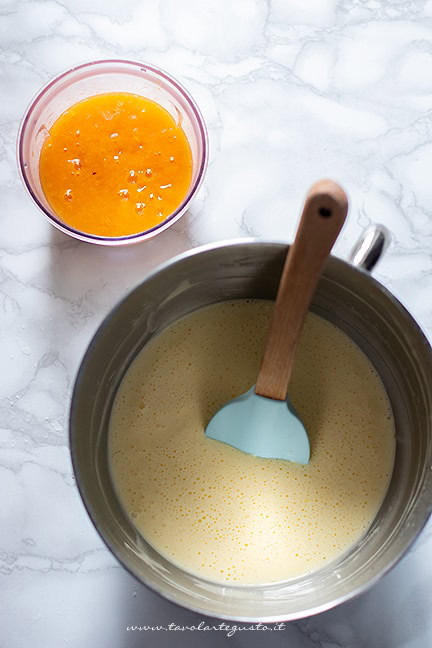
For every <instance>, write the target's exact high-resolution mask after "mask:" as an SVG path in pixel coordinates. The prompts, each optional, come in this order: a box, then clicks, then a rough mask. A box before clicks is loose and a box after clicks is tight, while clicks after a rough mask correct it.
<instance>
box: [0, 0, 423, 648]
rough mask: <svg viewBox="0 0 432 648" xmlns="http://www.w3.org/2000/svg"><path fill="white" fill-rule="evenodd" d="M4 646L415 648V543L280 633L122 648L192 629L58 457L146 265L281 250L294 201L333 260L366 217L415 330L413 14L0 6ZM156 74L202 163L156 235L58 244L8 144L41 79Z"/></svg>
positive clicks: (419, 105) (275, 6) (123, 4)
mask: <svg viewBox="0 0 432 648" xmlns="http://www.w3.org/2000/svg"><path fill="white" fill-rule="evenodd" d="M0 13H1V15H0V62H1V68H0V96H1V97H2V101H1V102H0V195H1V217H0V218H1V221H0V222H1V226H0V367H1V380H0V493H1V495H0V520H1V531H0V646H2V647H3V646H4V647H5V648H24V647H28V646H32V648H51V647H53V648H54V647H55V648H57V647H59V646H70V647H74V648H75V646H76V647H78V646H79V647H80V648H83V647H85V646H94V645H98V646H103V647H104V648H117V647H119V646H121V647H122V648H132V647H135V646H137V647H138V646H144V645H145V646H155V647H159V646H161V647H164V646H179V647H182V646H185V647H186V646H201V645H209V646H213V645H214V646H225V645H234V646H238V648H240V647H243V646H251V647H255V646H256V647H257V648H258V647H260V646H262V645H267V643H268V644H269V645H271V646H275V647H279V646H281V647H282V646H283V647H287V648H288V647H289V648H293V647H295V648H369V647H373V648H426V646H429V645H432V549H431V547H432V526H431V524H429V525H428V526H427V527H426V529H425V530H424V531H423V533H422V534H421V536H420V538H419V539H418V541H417V542H416V544H415V545H414V547H413V548H412V549H411V551H410V552H409V554H408V555H407V556H406V557H405V558H404V559H403V560H402V561H401V563H400V564H399V565H398V566H397V567H396V568H395V569H394V570H393V571H392V572H391V573H390V574H388V575H387V576H386V577H385V578H384V579H382V581H381V582H380V583H379V584H378V585H376V586H375V587H374V588H373V589H372V590H371V591H369V592H368V593H366V594H364V595H363V596H361V597H359V598H358V599H356V600H354V601H351V602H350V603H347V604H345V605H343V606H340V607H338V608H336V609H334V610H331V611H329V612H326V613H324V614H321V615H319V616H316V617H312V618H309V619H304V620H302V621H299V622H296V623H291V624H288V625H287V627H286V629H285V630H284V631H283V632H277V633H275V632H272V633H270V632H266V633H264V634H263V633H260V632H243V633H242V632H238V633H236V634H235V635H234V636H233V637H227V636H226V635H225V634H224V633H214V632H213V633H206V634H203V633H199V632H196V633H188V632H173V633H163V632H159V633H158V632H154V633H152V632H145V633H144V632H142V633H139V632H136V633H132V632H127V631H126V627H127V626H128V625H145V624H146V625H158V624H160V625H164V624H168V623H170V622H175V623H177V624H178V625H184V624H187V625H191V624H197V623H199V622H200V621H201V620H202V618H201V617H198V616H197V615H195V614H193V613H189V612H186V611H183V610H180V609H179V608H176V607H174V606H173V605H171V604H170V603H168V602H166V601H163V600H162V599H160V598H159V597H157V596H156V595H153V594H151V593H150V592H148V591H147V590H146V589H145V588H143V587H141V586H139V585H138V584H137V583H136V582H135V581H134V579H133V578H132V577H130V576H129V575H128V574H127V573H126V572H124V570H123V569H122V568H120V567H119V566H118V564H117V563H116V562H115V560H114V559H113V558H112V557H111V556H110V554H109V553H108V551H107V550H106V549H105V548H104V546H103V544H102V542H101V540H100V539H99V537H98V536H97V534H96V532H95V531H94V530H93V527H92V525H91V523H90V521H89V519H88V517H87V514H86V513H85V511H84V508H83V506H82V504H81V501H80V498H79V496H78V493H77V490H76V486H75V483H74V478H73V475H72V469H71V462H70V456H69V450H68V440H67V419H68V407H69V399H70V394H71V388H72V385H73V381H74V376H75V373H76V370H77V368H78V365H79V362H80V359H81V356H82V354H83V352H84V350H85V347H86V345H87V343H88V341H89V340H90V338H91V336H92V335H93V333H94V331H95V329H96V328H97V326H98V324H99V323H100V322H101V321H102V319H103V317H104V316H105V315H106V313H107V312H108V311H109V310H110V309H111V308H112V306H113V305H114V304H115V303H116V301H117V300H118V299H119V298H121V297H122V296H123V295H124V294H125V293H126V292H127V291H128V290H129V289H130V288H132V287H133V286H134V285H136V284H137V283H138V282H139V281H140V280H141V279H142V278H143V277H144V276H145V274H146V273H147V272H148V271H149V270H151V269H152V268H154V267H155V266H156V265H157V264H158V263H160V262H162V261H164V260H166V259H168V258H170V257H172V256H173V255H175V254H177V253H179V252H182V251H184V250H187V249H189V248H190V247H193V246H196V245H199V244H201V243H206V242H211V241H215V240H220V239H225V238H230V237H238V236H247V235H253V236H258V237H267V238H276V239H282V240H290V239H292V236H293V233H294V228H295V224H296V220H297V215H298V212H299V209H300V206H301V203H302V200H303V197H304V194H305V192H306V190H307V188H308V186H309V185H310V184H311V182H313V181H314V180H316V179H317V178H319V177H321V176H330V177H334V178H335V179H338V180H339V181H340V182H341V183H342V185H343V186H344V187H345V188H346V190H347V192H348V193H349V196H350V199H351V208H350V216H349V222H348V224H347V226H346V227H345V229H344V232H343V234H342V236H341V238H340V240H339V242H338V244H337V248H336V253H337V254H338V255H339V256H342V257H344V256H346V255H347V253H348V251H349V249H350V248H351V246H352V244H353V243H354V241H355V239H356V237H357V236H358V235H359V233H360V231H361V230H362V229H363V228H364V227H365V226H366V225H368V224H369V223H371V222H380V223H383V224H384V225H386V226H387V227H388V228H389V229H390V230H391V232H392V244H391V246H390V248H389V250H388V252H387V255H386V257H385V259H384V260H383V261H382V262H381V264H380V265H379V267H378V269H377V271H376V273H375V276H376V277H377V278H378V279H379V280H380V281H382V282H383V283H384V284H385V285H386V286H387V287H389V288H390V289H391V290H392V291H393V292H394V293H395V294H396V295H397V296H398V297H399V299H401V300H402V301H403V302H404V303H405V304H406V306H407V307H408V308H409V310H410V311H411V312H412V313H413V314H414V316H415V317H416V319H417V320H418V321H419V323H420V324H421V325H422V326H423V328H424V330H425V331H426V333H427V334H429V335H431V333H432V305H431V304H432V301H431V298H430V295H431V287H432V218H431V214H432V183H431V180H430V169H431V168H432V76H431V73H430V71H431V69H432V1H431V0H427V1H425V0H411V1H409V0H402V1H399V0H391V1H390V0H388V1H379V0H343V1H337V0H308V2H304V1H303V0H290V1H289V2H288V1H287V0H273V1H269V2H265V1H264V0H235V2H233V1H230V0H202V1H198V0H182V1H181V2H179V1H178V0H177V1H176V0H123V1H120V0H118V1H117V2H106V1H105V0H93V1H92V2H88V1H87V0H74V1H72V0H62V1H61V2H60V1H56V0H38V1H36V0H29V1H25V0H19V1H18V0H16V1H15V2H8V1H7V0H6V1H4V0H3V1H2V2H1V5H0ZM116 57H120V58H137V59H140V60H143V61H147V62H150V63H153V64H155V65H158V66H161V67H163V68H166V69H167V70H168V71H170V72H171V73H172V74H173V75H175V76H177V77H178V78H179V79H180V80H181V81H182V82H183V83H184V84H185V85H186V86H187V87H188V89H189V90H190V91H191V92H192V94H193V95H194V97H195V98H196V100H197V102H198V103H199V105H200V107H201V109H202V111H203V113H204V116H205V119H206V121H207V124H208V127H209V136H210V165H209V169H208V173H207V177H206V180H205V183H204V186H203V188H202V189H201V191H200V194H199V196H198V197H197V199H196V200H195V202H194V203H193V206H192V207H191V209H190V211H189V212H188V214H187V215H186V216H184V217H183V218H182V219H181V220H180V221H179V222H178V223H176V225H174V227H172V228H171V229H169V230H167V231H166V232H165V233H163V234H162V235H160V236H158V237H157V238H156V239H153V240H151V241H150V242H147V243H144V244H141V245H137V246H134V247H131V248H129V249H122V250H110V249H102V248H98V247H96V246H90V245H86V244H82V243H78V242H76V241H73V240H72V239H68V238H67V237H65V236H64V235H62V234H61V233H59V232H57V231H56V230H54V228H52V227H51V226H50V225H49V224H48V223H47V222H46V221H45V220H44V219H43V218H42V216H41V215H40V214H39V213H38V211H37V209H36V208H35V207H34V206H33V205H32V203H31V202H30V199H29V198H28V197H27V195H26V194H25V192H24V189H23V187H22V185H21V182H20V179H19V177H18V174H17V169H16V161H15V139H16V132H17V128H18V124H19V120H20V118H21V116H22V114H23V112H24V110H25V108H26V106H27V105H28V103H29V101H30V100H31V98H32V96H33V95H34V94H35V93H36V92H37V91H38V90H39V88H40V87H41V86H42V85H43V84H44V83H46V82H47V81H48V80H49V79H50V78H51V77H53V76H54V75H56V74H57V73H59V72H60V71H62V70H64V69H67V68H69V67H71V66H72V65H74V64H77V63H81V62H83V61H86V60H92V59H99V58H116Z"/></svg>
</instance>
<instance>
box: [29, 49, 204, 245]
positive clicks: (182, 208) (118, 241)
mask: <svg viewBox="0 0 432 648" xmlns="http://www.w3.org/2000/svg"><path fill="white" fill-rule="evenodd" d="M109 65H113V66H115V65H119V66H121V65H126V66H131V67H133V68H141V69H142V68H144V69H145V71H147V70H148V71H149V72H151V73H153V74H155V75H156V76H160V77H162V78H163V79H164V80H165V81H167V82H168V83H169V84H170V85H172V86H173V87H174V90H175V91H176V92H177V93H178V94H180V95H182V96H183V98H184V99H185V100H186V102H187V103H188V105H189V106H190V108H191V110H192V113H193V115H194V117H195V120H196V123H197V126H198V130H199V134H200V136H201V143H202V156H201V160H200V165H199V169H198V174H197V177H196V179H195V182H194V183H193V185H192V186H191V187H190V188H189V190H188V193H187V194H186V197H185V199H184V200H183V201H182V202H181V203H180V205H179V206H178V207H177V209H176V210H175V211H173V212H172V213H171V214H170V215H169V216H168V217H167V218H166V219H165V220H164V221H163V222H162V223H160V224H159V225H155V226H154V227H151V228H150V229H147V230H144V231H142V232H137V233H135V234H128V235H127V236H98V235H96V234H89V233H87V232H83V231H81V230H77V229H75V228H74V227H71V226H69V225H67V224H66V223H63V222H62V221H61V220H59V219H58V218H57V217H56V215H55V214H54V213H51V212H50V211H48V210H47V209H46V208H45V206H44V205H43V204H42V203H41V202H40V201H39V199H38V198H37V196H36V195H35V194H34V192H33V190H32V188H31V185H30V182H29V180H28V178H27V172H26V168H25V163H24V153H23V135H24V133H25V130H26V128H27V125H28V123H29V121H30V119H31V117H32V114H33V111H34V110H35V108H36V106H37V104H38V103H39V102H40V100H41V99H42V97H44V96H45V94H46V93H47V91H48V90H50V89H51V88H52V87H53V86H55V85H56V84H57V83H59V82H60V81H62V80H63V79H64V78H66V77H68V76H69V75H72V74H73V73H75V72H77V71H79V70H84V69H85V68H98V67H100V66H109ZM17 163H18V170H19V174H20V177H21V180H22V182H23V184H24V186H25V188H26V189H27V191H28V193H29V195H30V197H31V198H32V199H33V201H34V202H35V204H36V206H37V207H38V208H39V209H40V210H41V211H42V212H43V214H44V215H45V216H46V217H47V218H48V220H49V221H50V223H51V224H52V225H54V226H55V227H57V228H58V229H59V230H61V231H62V232H64V233H65V234H68V235H70V236H72V237H74V238H76V239H79V240H81V241H86V242H88V243H95V244H99V245H112V246H119V245H127V244H130V243H138V242H140V241H144V240H146V239H148V238H151V237H153V236H155V235H156V234H159V233H160V232H163V231H164V230H166V229H167V228H168V227H170V226H171V225H173V224H174V223H175V222H176V221H177V220H178V219H179V218H180V217H181V216H182V215H183V214H184V213H185V212H186V209H187V207H188V205H189V203H190V202H191V200H192V199H193V197H194V196H195V194H196V193H197V191H198V189H199V188H200V186H201V184H202V182H203V179H204V175H205V172H206V169H207V165H208V133H207V127H206V124H205V121H204V118H203V116H202V113H201V111H200V109H199V108H198V105H197V104H196V102H195V100H194V99H193V97H192V95H191V94H190V93H189V92H188V90H186V88H185V87H184V86H183V85H182V84H181V83H180V82H179V81H177V80H176V79H175V78H174V77H172V76H171V75H170V74H168V72H165V70H162V69H161V68H159V67H156V66H155V65H150V64H148V63H145V62H140V61H131V60H129V59H98V60H95V61H88V62H86V63H82V64H80V65H76V66H74V67H72V68H68V69H67V70H65V71H64V72H61V73H60V74H58V75H57V76H55V77H54V78H53V79H51V80H50V81H48V83H46V84H45V85H44V86H43V87H42V88H41V89H40V90H39V92H38V93H37V94H36V95H35V96H34V98H33V99H32V101H31V102H30V104H29V106H28V107H27V109H26V111H25V113H24V116H23V118H22V120H21V123H20V126H19V129H18V136H17Z"/></svg>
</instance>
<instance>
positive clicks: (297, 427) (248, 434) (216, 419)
mask: <svg viewBox="0 0 432 648" xmlns="http://www.w3.org/2000/svg"><path fill="white" fill-rule="evenodd" d="M205 433H206V436H208V437H209V438H210V439H215V440H216V441H222V442H223V443H227V444H229V445H231V446H233V447H234V448H237V449H238V450H242V451H243V452H247V453H248V454H251V455H256V456H258V457H264V458H266V459H287V460H289V461H295V462H296V463H301V464H307V463H309V458H310V445H309V439H308V435H307V432H306V430H305V427H304V425H303V423H302V422H301V420H300V418H299V416H298V414H297V412H296V411H295V409H294V407H293V406H292V404H291V403H290V402H289V400H288V398H287V400H286V401H278V400H273V399H272V398H265V397H264V396H258V394H256V393H255V385H254V386H253V387H252V388H251V389H249V391H247V392H246V393H245V394H242V395H241V396H239V397H238V398H234V400H232V401H230V402H229V403H227V404H226V405H224V406H223V407H222V408H221V409H220V410H219V411H218V412H216V414H215V415H214V416H213V418H212V419H211V420H210V423H209V424H208V425H207V428H206V431H205Z"/></svg>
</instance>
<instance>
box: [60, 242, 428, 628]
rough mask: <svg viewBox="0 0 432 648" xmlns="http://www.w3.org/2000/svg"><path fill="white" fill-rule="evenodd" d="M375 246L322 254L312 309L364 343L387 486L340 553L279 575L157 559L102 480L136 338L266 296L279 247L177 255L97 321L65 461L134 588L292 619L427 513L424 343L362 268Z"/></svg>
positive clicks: (352, 579)
mask: <svg viewBox="0 0 432 648" xmlns="http://www.w3.org/2000/svg"><path fill="white" fill-rule="evenodd" d="M384 242H385V232H383V231H382V230H380V229H374V230H372V231H371V232H368V233H367V234H366V236H365V237H364V238H363V239H362V241H361V242H360V243H359V244H358V245H357V247H356V249H355V251H354V253H353V255H352V260H353V261H354V263H356V264H357V267H355V266H354V265H351V264H350V263H346V262H344V261H341V260H340V259H337V258H334V257H331V258H330V259H329V261H328V263H327V265H326V268H325V272H324V275H323V277H322V279H321V281H320V283H319V286H318V288H317V291H316V294H315V296H314V299H313V303H312V305H311V310H312V311H314V312H315V313H318V314H319V315H321V316H322V317H324V318H326V319H328V320H329V321H330V322H333V323H334V324H335V325H336V326H338V327H339V328H341V329H342V330H343V331H345V332H346V333H347V334H348V335H349V336H350V337H351V338H352V339H353V340H354V341H355V342H356V343H357V344H358V345H359V346H360V347H361V348H362V349H363V351H364V353H365V354H366V355H367V356H368V357H369V358H370V360H371V361H372V363H373V364H374V365H375V367H376V369H377V370H378V372H379V374H380V375H381V378H382V380H383V382H384V384H385V386H386V389H387V391H388V394H389V397H390V400H391V404H392V407H393V412H394V418H395V424H396V437H397V447H396V459H395V466H394V471H393V476H392V479H391V483H390V487H389V490H388V493H387V495H386V497H385V500H384V502H383V504H382V506H381V508H380V510H379V512H378V514H377V516H376V518H375V520H374V522H373V524H372V526H371V527H370V529H369V530H368V532H367V533H366V535H365V536H364V537H363V538H362V539H361V540H360V541H359V542H358V543H357V544H356V545H355V546H353V547H352V549H351V550H350V551H349V552H348V554H346V555H344V556H342V558H341V559H340V560H339V561H336V562H331V563H329V565H328V566H326V567H324V568H322V569H320V570H318V571H316V572H313V573H311V574H309V575H307V576H303V577H300V578H296V579H294V580H291V581H289V582H285V583H275V584H273V585H270V586H255V587H252V586H243V587H240V586H232V585H218V584H215V583H211V582H208V581H205V580H203V579H200V578H197V577H196V576H193V575H191V574H189V573H187V572H185V571H183V570H182V569H179V568H178V567H176V566H175V565H173V564H171V563H170V562H169V561H167V560H166V559H164V558H163V557H161V556H160V555H159V554H158V553H157V552H156V551H155V550H154V549H152V548H151V547H150V546H149V545H148V544H147V542H146V541H145V540H144V539H143V538H142V537H141V536H140V535H139V534H138V533H137V531H136V530H135V528H134V527H133V525H132V524H131V522H130V521H129V519H128V518H127V517H126V515H125V513H124V512H123V509H122V507H121V506H120V503H119V500H118V498H117V495H116V493H115V491H114V489H113V485H112V482H111V478H110V472H109V466H108V452H107V439H108V424H109V418H110V411H111V407H112V404H113V399H114V396H115V394H116V391H117V388H118V386H119V383H120V381H121V380H122V378H123V376H124V373H125V371H126V370H127V368H128V367H129V365H130V363H131V362H132V360H133V359H134V358H135V356H136V354H137V353H138V352H139V351H140V349H141V348H142V347H143V345H144V344H145V343H146V342H147V341H148V340H149V339H150V338H151V337H152V336H153V335H155V334H157V333H158V332H159V331H160V330H161V329H163V328H165V327H166V326H167V325H168V324H170V323H172V322H175V321H176V320H178V319H179V318H180V317H182V316H184V315H186V314H187V313H190V312H191V311H193V310H196V309H197V308H201V307H203V306H206V305H208V304H213V303H215V302H221V301H225V300H230V299H241V298H257V299H275V296H276V290H277V286H278V282H279V278H280V275H281V271H282V266H283V263H284V260H285V257H286V254H287V249H288V246H286V245H284V244H281V243H269V242H262V241H255V240H247V241H241V240H240V241H233V242H227V243H218V244H216V245H209V246H206V247H203V248H199V249H196V250H193V251H191V252H187V253H186V254H182V255H181V256H179V257H177V258H175V259H173V260H172V261H170V262H168V263H166V264H164V265H163V266H161V267H160V268H158V269H157V270H156V271H155V272H153V273H152V274H151V275H150V276H148V277H147V278H146V279H145V280H144V281H143V283H142V284H141V285H139V286H138V287H137V288H135V290H133V291H132V292H131V293H130V294H129V295H128V296H127V297H126V298H125V299H124V300H123V301H122V302H121V303H120V304H119V305H118V306H116V308H114V310H113V311H112V312H111V313H110V314H109V315H108V317H107V318H106V319H105V321H104V322H103V324H102V325H101V326H100V328H99V330H98V331H97V333H96V335H95V336H94V338H93V340H92V342H91V344H90V346H89V348H88V349H87V352H86V354H85V357H84V359H83V361H82V364H81V368H80V370H79V373H78V377H77V380H76V384H75V389H74V393H73V399H72V407H71V416H70V441H71V451H72V459H73V465H74V469H75V474H76V479H77V483H78V486H79V489H80V492H81V495H82V498H83V500H84V504H85V506H86V508H87V510H88V513H89V515H90V517H91V519H92V520H93V522H94V524H95V526H96V528H97V530H98V531H99V533H100V535H101V536H102V538H103V540H104V541H105V542H106V544H107V545H108V547H109V548H110V549H111V551H112V552H113V553H114V554H115V556H117V558H118V559H119V560H120V562H121V563H122V564H123V565H124V566H125V567H126V568H127V569H128V570H129V571H130V572H131V573H132V574H134V576H136V577H137V578H138V580H140V581H141V582H142V583H144V584H145V585H147V586H148V587H150V588H151V589H153V590H154V591H156V592H158V593H160V594H162V595H163V596H164V597H166V598H167V599H169V600H171V601H174V602H175V603H178V604H179V605H182V606H184V607H186V608H189V609H191V610H195V611H196V612H200V613H202V614H207V615H211V616H216V617H219V618H222V619H230V620H241V621H252V622H257V621H263V622H271V621H282V620H292V619H298V618H301V617H304V616H308V615H311V614H314V613H317V612H321V611H323V610H326V609H329V608H331V607H333V606H335V605H337V604H338V603H341V602H343V601H346V600H348V599H350V598H352V597H353V596H355V595H357V594H359V593H360V592H363V591H364V590H365V589H367V588H368V587H370V586H371V585H372V584H373V583H375V582H376V581H377V580H378V579H379V578H380V577H381V576H382V575H383V574H384V573H385V572H387V571H388V570H389V569H390V568H391V567H392V566H393V565H394V564H395V563H396V562H397V561H398V560H399V559H400V558H401V556H402V555H403V554H404V552H405V551H406V550H407V549H408V547H409V546H410V545H411V543H412V542H413V541H414V539H415V538H416V536H417V535H418V533H419V532H420V530H421V529H422V527H423V525H424V524H425V522H426V520H427V518H428V516H429V513H430V511H431V508H432V441H431V436H432V350H431V347H430V346H429V344H428V342H427V340H426V338H425V336H424V335H423V333H422V331H421V330H420V328H419V327H418V325H417V324H416V322H415V321H414V320H413V318H412V317H411V316H410V315H409V313H408V312H407V311H406V310H405V308H404V307H403V306H402V305H401V304H400V303H399V302H398V301H397V300H396V299H395V297H393V296H392V295H391V293H389V292H388V291H387V290H386V289H385V288H383V286H381V285H380V284H379V283H378V282H377V281H375V280H374V279H373V278H372V277H371V276H370V275H369V273H368V272H367V269H370V268H372V266H373V265H374V263H375V261H376V260H377V258H378V257H379V254H380V252H381V250H382V248H383V245H384ZM378 432H379V431H378Z"/></svg>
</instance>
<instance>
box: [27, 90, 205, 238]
mask: <svg viewBox="0 0 432 648" xmlns="http://www.w3.org/2000/svg"><path fill="white" fill-rule="evenodd" d="M39 174H40V181H41V185H42V189H43V192H44V194H45V197H46V199H47V201H48V203H49V205H50V206H51V208H52V209H53V211H54V213H55V214H56V215H57V217H58V218H59V219H60V220H62V221H63V222H64V223H66V224H67V225H70V226H71V227H73V228H74V229H77V230H79V231H81V232H85V233H88V234H96V235H98V236H106V237H111V236H128V235H131V234H136V233H139V232H144V231H146V230H148V229H150V228H152V227H154V226H155V225H158V224H159V223H162V222H163V221H164V220H165V219H166V218H167V217H168V216H169V215H170V214H172V212H174V211H175V210H176V209H177V207H179V206H180V204H181V203H182V201H183V200H184V198H185V197H186V194H187V192H188V189H189V187H190V184H191V178H192V153H191V149H190V146H189V142H188V139H187V137H186V135H185V133H184V131H183V129H182V128H181V126H179V125H177V124H176V122H175V120H174V119H173V117H172V116H171V115H170V114H169V112H168V111H167V110H165V108H162V106H160V105H159V104H157V103H155V102H154V101H150V100H149V99H146V98H144V97H141V96H138V95H134V94H130V93H126V92H117V93H108V94H100V95H96V96H94V97H89V98H88V99H84V100H83V101H80V102H79V103H76V104H74V105H73V106H71V107H70V108H68V110H66V111H65V112H64V113H62V114H61V115H60V117H59V118H58V119H57V120H56V121H55V122H54V124H53V125H52V126H51V128H50V131H49V136H48V137H47V139H46V140H45V142H44V144H43V146H42V150H41V154H40V161H39Z"/></svg>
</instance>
